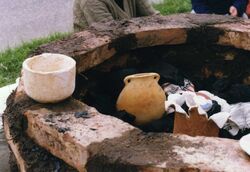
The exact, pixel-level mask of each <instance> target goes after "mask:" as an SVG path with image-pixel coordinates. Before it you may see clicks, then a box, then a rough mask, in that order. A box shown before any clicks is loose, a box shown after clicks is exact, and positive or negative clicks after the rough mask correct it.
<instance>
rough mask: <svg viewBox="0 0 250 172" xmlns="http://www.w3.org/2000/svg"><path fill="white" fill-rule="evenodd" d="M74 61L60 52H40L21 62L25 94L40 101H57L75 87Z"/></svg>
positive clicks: (68, 94)
mask: <svg viewBox="0 0 250 172" xmlns="http://www.w3.org/2000/svg"><path fill="white" fill-rule="evenodd" d="M75 75H76V62H75V60H74V59H72V58H71V57H68V56H65V55H61V54H49V53H46V54H41V55H38V56H34V57H32V58H28V59H26V60H25V61H24V62H23V82H24V90H25V92H26V94H27V95H28V96H29V97H31V98H32V99H34V100H36V101H38V102H40V103H57V102H59V101H62V100H64V99H66V98H68V97H70V96H71V95H72V93H73V92H74V89H75Z"/></svg>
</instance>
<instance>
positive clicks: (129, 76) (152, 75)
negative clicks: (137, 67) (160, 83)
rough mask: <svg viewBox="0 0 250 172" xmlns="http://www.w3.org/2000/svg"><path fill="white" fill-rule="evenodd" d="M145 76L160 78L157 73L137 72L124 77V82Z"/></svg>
mask: <svg viewBox="0 0 250 172" xmlns="http://www.w3.org/2000/svg"><path fill="white" fill-rule="evenodd" d="M147 77H156V78H155V79H160V75H159V74H158V73H154V72H149V73H137V74H133V75H128V76H126V77H125V78H124V80H123V81H124V82H125V83H127V82H128V80H131V79H137V78H147Z"/></svg>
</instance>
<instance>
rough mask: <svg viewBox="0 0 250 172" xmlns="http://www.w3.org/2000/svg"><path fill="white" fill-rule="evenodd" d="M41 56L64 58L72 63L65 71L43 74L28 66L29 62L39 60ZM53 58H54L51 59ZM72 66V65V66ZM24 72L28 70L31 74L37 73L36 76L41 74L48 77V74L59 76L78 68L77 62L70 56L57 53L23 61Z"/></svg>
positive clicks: (44, 54)
mask: <svg viewBox="0 0 250 172" xmlns="http://www.w3.org/2000/svg"><path fill="white" fill-rule="evenodd" d="M41 56H44V57H48V56H56V57H60V58H64V59H67V60H68V61H70V63H69V64H68V67H66V68H64V69H59V70H55V71H49V72H42V71H37V70H33V69H31V68H30V67H29V66H28V63H29V61H32V60H33V59H35V58H39V57H41ZM50 58H53V57H50ZM71 64H72V65H71ZM22 67H23V70H27V71H29V72H31V73H35V74H41V75H47V74H59V73H63V72H67V71H69V70H71V69H73V68H75V67H76V61H75V60H74V59H73V58H72V57H69V56H66V55H64V54H57V53H43V54H39V55H36V56H32V57H30V58H27V59H26V60H24V61H23V64H22Z"/></svg>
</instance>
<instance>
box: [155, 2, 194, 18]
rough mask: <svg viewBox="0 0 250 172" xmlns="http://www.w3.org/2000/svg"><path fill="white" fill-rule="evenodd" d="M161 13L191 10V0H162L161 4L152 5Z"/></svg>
mask: <svg viewBox="0 0 250 172" xmlns="http://www.w3.org/2000/svg"><path fill="white" fill-rule="evenodd" d="M154 7H155V9H157V10H159V11H160V12H161V14H163V15H168V14H174V13H185V12H190V11H191V0H164V3H163V4H157V5H154Z"/></svg>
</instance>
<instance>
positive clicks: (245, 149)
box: [239, 134, 250, 156]
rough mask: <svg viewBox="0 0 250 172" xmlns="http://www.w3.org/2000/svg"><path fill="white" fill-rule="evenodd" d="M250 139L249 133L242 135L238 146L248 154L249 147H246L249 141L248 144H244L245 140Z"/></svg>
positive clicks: (249, 151)
mask: <svg viewBox="0 0 250 172" xmlns="http://www.w3.org/2000/svg"><path fill="white" fill-rule="evenodd" d="M248 139H250V134H247V135H245V136H243V137H242V138H241V139H240V141H239V142H240V147H241V149H242V150H243V151H244V152H246V153H247V154H248V155H249V156H250V147H249V148H247V147H248V146H250V143H249V145H246V141H247V140H248Z"/></svg>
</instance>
